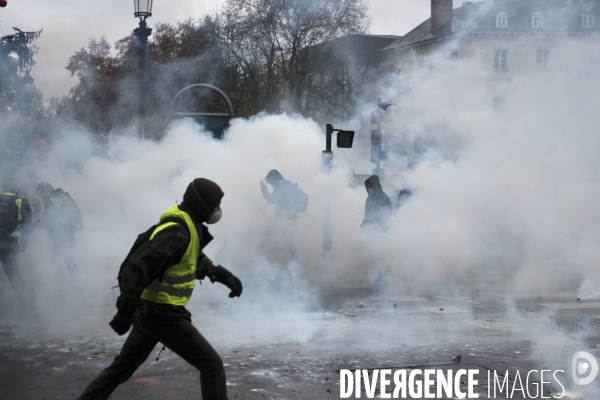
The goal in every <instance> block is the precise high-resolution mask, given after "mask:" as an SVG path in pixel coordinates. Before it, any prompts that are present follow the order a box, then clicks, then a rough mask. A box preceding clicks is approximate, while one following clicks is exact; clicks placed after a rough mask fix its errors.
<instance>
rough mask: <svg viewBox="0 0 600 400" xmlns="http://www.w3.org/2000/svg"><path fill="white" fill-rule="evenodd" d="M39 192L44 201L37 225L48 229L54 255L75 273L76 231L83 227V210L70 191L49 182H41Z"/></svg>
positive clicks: (71, 272) (70, 271) (38, 187)
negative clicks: (57, 187)
mask: <svg viewBox="0 0 600 400" xmlns="http://www.w3.org/2000/svg"><path fill="white" fill-rule="evenodd" d="M37 193H38V195H39V196H40V197H41V198H42V200H43V202H44V210H43V211H42V214H41V216H40V218H39V221H38V222H37V226H38V227H40V228H43V229H46V230H47V231H48V241H49V243H50V250H51V251H52V253H53V255H54V256H55V257H56V258H58V259H60V260H61V261H63V262H64V265H65V266H66V267H67V270H68V271H69V273H70V274H74V273H75V271H76V270H77V262H76V261H75V256H74V248H75V232H77V231H78V230H80V229H81V228H83V220H82V218H81V211H80V210H79V207H78V206H77V203H75V201H74V200H73V198H72V197H71V196H70V195H69V193H67V192H65V191H64V190H62V189H54V188H53V187H52V185H51V184H49V183H48V182H45V181H44V182H40V183H39V184H38V186H37Z"/></svg>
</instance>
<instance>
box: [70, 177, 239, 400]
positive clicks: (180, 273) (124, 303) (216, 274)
mask: <svg viewBox="0 0 600 400" xmlns="http://www.w3.org/2000/svg"><path fill="white" fill-rule="evenodd" d="M223 195H224V194H223V191H222V190H221V188H220V187H219V186H218V185H217V184H216V183H214V182H212V181H209V180H208V179H202V178H199V179H195V180H194V181H193V182H192V183H190V184H189V186H188V187H187V190H186V191H185V194H184V195H183V202H182V203H181V205H179V206H177V205H174V206H172V207H170V208H169V209H167V210H166V211H165V212H164V213H163V214H162V215H161V217H160V222H159V224H157V225H155V226H153V227H152V228H150V230H148V231H147V232H145V233H143V234H142V235H140V237H141V238H146V239H147V240H146V241H142V243H141V245H139V246H138V247H137V248H136V245H134V248H133V249H132V251H131V252H130V254H129V255H128V256H127V258H126V259H125V262H124V263H123V265H122V266H121V271H120V272H119V288H120V289H121V295H120V296H119V298H118V299H117V310H118V311H117V314H116V315H115V317H114V318H113V320H112V321H111V322H110V326H111V327H112V328H113V330H114V331H115V332H116V333H117V334H119V335H124V334H125V333H127V332H128V331H129V329H130V328H131V326H132V325H133V329H132V330H131V333H130V334H129V336H128V337H127V340H126V341H125V344H124V345H123V348H122V349H121V352H120V353H119V355H118V356H117V357H115V359H114V361H113V363H112V364H111V365H110V366H109V367H108V368H106V369H105V370H104V371H102V372H101V373H100V375H99V376H98V377H97V378H96V379H95V380H94V381H93V382H92V383H91V384H90V385H89V386H88V387H87V388H86V389H85V391H84V393H83V394H82V395H81V396H80V397H79V399H86V400H91V399H94V400H99V399H107V398H108V397H109V396H110V395H111V393H112V392H113V391H114V390H115V389H116V388H117V386H118V385H119V384H121V383H124V382H126V381H127V380H128V379H129V378H130V377H131V375H133V373H134V372H135V370H136V369H137V368H138V367H139V366H140V365H141V364H142V363H143V362H144V361H145V360H146V358H147V357H148V355H150V353H151V352H152V350H153V349H154V347H155V346H156V344H157V343H159V342H160V343H162V344H163V345H164V346H165V347H168V348H169V349H170V350H171V351H173V352H174V353H176V354H178V355H179V356H180V357H181V358H183V359H184V360H185V361H187V362H188V363H190V364H191V365H193V366H194V367H196V368H197V369H198V370H199V371H200V386H201V391H202V398H203V399H211V400H212V399H214V400H227V388H226V380H225V370H224V367H223V361H222V360H221V358H220V357H219V355H218V354H217V352H216V351H215V349H213V348H212V346H211V345H210V344H209V343H208V342H207V341H206V339H205V338H204V337H203V336H202V335H201V334H200V332H198V330H197V329H196V328H195V327H194V326H193V325H192V321H191V314H190V313H189V311H188V310H186V308H185V305H186V304H187V302H188V301H189V299H190V297H191V295H192V291H193V289H194V286H195V280H196V279H198V280H202V279H204V278H205V277H207V276H208V277H209V278H210V280H211V282H213V283H214V282H219V283H222V284H224V285H225V286H227V287H228V288H229V289H230V290H231V292H230V293H229V297H231V298H233V297H239V296H240V295H241V294H242V283H241V282H240V280H239V279H238V278H237V277H235V276H234V275H233V274H232V273H231V272H229V271H228V270H227V269H225V268H224V267H222V266H220V265H217V266H215V265H214V264H213V263H212V261H211V260H210V259H209V258H208V257H206V255H205V254H204V253H203V252H202V249H203V248H204V247H205V246H206V245H208V243H209V242H210V241H211V240H212V236H211V235H210V234H209V233H208V229H207V228H206V226H205V225H204V224H205V223H208V224H212V223H216V222H217V221H218V220H219V219H220V218H221V215H222V211H221V207H220V204H221V199H222V198H223ZM146 235H148V237H147V236H146ZM138 240H140V239H139V238H138ZM136 243H138V242H137V241H136Z"/></svg>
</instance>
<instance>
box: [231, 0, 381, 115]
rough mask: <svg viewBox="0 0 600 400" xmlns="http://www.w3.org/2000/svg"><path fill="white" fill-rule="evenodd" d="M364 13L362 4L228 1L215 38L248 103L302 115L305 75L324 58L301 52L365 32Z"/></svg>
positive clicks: (357, 0) (349, 0) (343, 0)
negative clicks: (278, 106)
mask: <svg viewBox="0 0 600 400" xmlns="http://www.w3.org/2000/svg"><path fill="white" fill-rule="evenodd" d="M366 10H367V4H366V1H365V0H228V1H227V3H226V4H225V7H224V10H223V11H222V12H221V14H220V18H219V19H220V22H221V23H222V28H221V30H220V33H221V35H220V37H221V41H222V43H223V44H224V47H225V48H226V49H227V50H228V52H229V53H228V56H229V57H230V59H231V62H232V63H235V64H236V65H238V66H239V68H240V73H241V75H242V79H244V80H247V82H248V84H249V86H248V87H249V88H251V90H250V95H251V97H252V100H253V101H255V102H256V101H258V102H259V103H260V104H261V105H262V106H264V107H265V108H267V109H269V108H272V105H273V104H274V102H275V101H276V102H277V103H279V102H280V101H281V100H284V101H285V103H286V104H287V108H288V109H290V110H292V111H296V112H303V111H305V110H306V104H305V102H303V93H304V92H305V90H306V88H307V85H308V83H309V82H308V79H309V74H310V72H311V70H312V68H313V66H314V65H315V63H316V61H317V60H318V59H319V58H320V57H322V56H323V54H322V53H320V52H315V51H313V52H309V51H306V49H307V48H310V47H313V46H315V45H317V44H318V43H322V42H326V41H328V40H331V39H334V38H337V37H340V36H343V35H347V34H356V33H363V32H365V31H366V29H367V27H368V25H369V22H370V20H369V19H368V17H367V15H366Z"/></svg>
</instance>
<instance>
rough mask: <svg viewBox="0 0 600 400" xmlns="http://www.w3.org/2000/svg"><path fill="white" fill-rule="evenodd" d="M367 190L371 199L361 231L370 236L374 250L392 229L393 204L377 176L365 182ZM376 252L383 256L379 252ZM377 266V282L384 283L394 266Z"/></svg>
mask: <svg viewBox="0 0 600 400" xmlns="http://www.w3.org/2000/svg"><path fill="white" fill-rule="evenodd" d="M365 188H366V189H367V193H368V194H369V197H367V202H366V203H365V218H364V219H363V221H362V224H361V225H360V229H361V230H362V231H363V232H365V233H366V234H367V235H369V236H370V239H371V245H372V246H374V249H377V248H378V246H379V245H381V244H382V243H383V241H384V240H385V237H386V236H387V235H388V234H389V233H390V231H391V228H392V215H393V209H392V202H391V201H390V198H389V197H388V195H387V194H385V192H384V191H383V189H382V187H381V182H380V181H379V177H378V176H377V175H372V176H371V177H369V178H368V179H367V180H366V181H365ZM376 252H377V253H379V254H381V252H379V251H376ZM376 264H377V278H375V282H383V280H384V279H385V277H386V276H387V274H388V273H389V272H390V270H391V268H392V266H391V264H388V263H376Z"/></svg>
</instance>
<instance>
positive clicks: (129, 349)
mask: <svg viewBox="0 0 600 400" xmlns="http://www.w3.org/2000/svg"><path fill="white" fill-rule="evenodd" d="M158 342H160V343H162V344H164V345H165V346H166V347H167V348H168V349H169V350H171V351H173V352H174V353H176V354H177V355H179V356H180V357H181V358H183V359H184V360H185V361H187V362H188V363H190V364H191V365H193V366H194V367H196V368H197V369H198V370H199V371H200V386H201V390H202V399H204V400H227V388H226V381H225V369H224V368H223V361H222V360H221V357H219V355H218V354H217V352H216V351H215V349H213V348H212V346H211V345H210V343H208V342H207V341H206V339H204V337H202V335H201V334H200V332H198V330H197V329H196V328H194V326H193V325H192V323H191V322H190V321H188V320H187V319H185V318H173V319H166V318H165V319H162V320H158V319H156V320H141V319H138V318H136V319H135V320H134V322H133V328H132V330H131V333H130V334H129V337H127V340H126V341H125V344H123V348H122V349H121V352H120V353H119V355H118V356H117V357H115V359H114V361H113V362H112V364H111V365H110V366H109V367H108V368H106V369H105V370H104V371H102V372H101V373H100V375H99V376H98V377H97V378H96V379H94V381H93V382H92V383H90V385H89V386H88V387H87V388H86V389H85V391H84V392H83V394H82V395H81V396H79V397H78V399H79V400H100V399H107V398H108V397H109V396H110V394H111V393H112V392H113V391H114V390H115V389H116V388H117V386H119V384H121V383H124V382H126V381H127V380H128V379H129V378H130V377H131V375H133V373H134V372H135V370H136V369H138V367H139V366H140V365H142V364H143V363H144V361H145V360H146V358H148V356H149V355H150V353H151V352H152V350H153V349H154V347H155V346H156V344H157V343H158Z"/></svg>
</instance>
